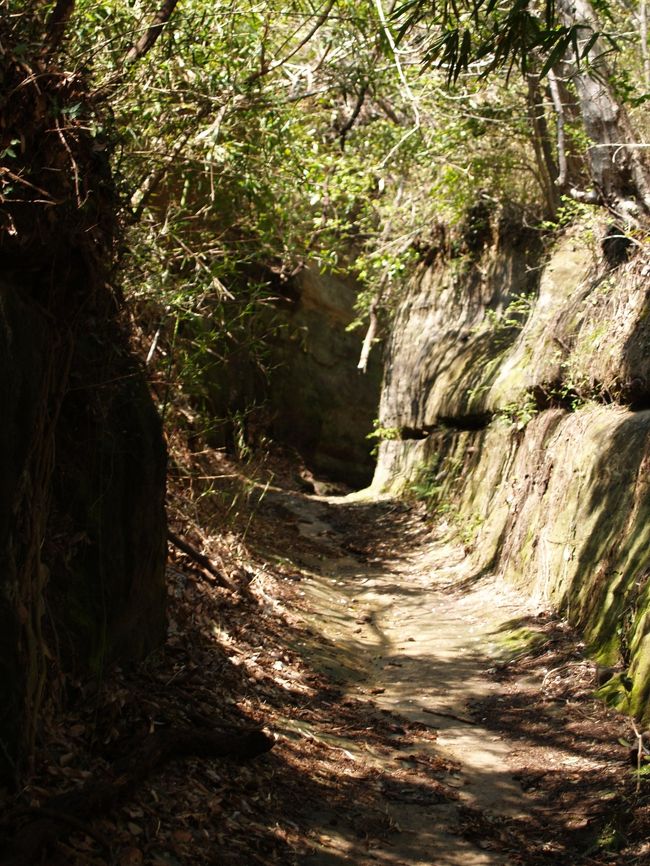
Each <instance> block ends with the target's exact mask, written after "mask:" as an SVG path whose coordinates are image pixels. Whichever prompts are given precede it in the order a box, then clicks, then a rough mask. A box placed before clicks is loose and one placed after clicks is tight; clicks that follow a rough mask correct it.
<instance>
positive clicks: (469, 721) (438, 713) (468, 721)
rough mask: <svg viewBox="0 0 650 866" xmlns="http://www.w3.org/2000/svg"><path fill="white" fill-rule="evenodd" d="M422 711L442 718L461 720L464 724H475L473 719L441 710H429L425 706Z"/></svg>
mask: <svg viewBox="0 0 650 866" xmlns="http://www.w3.org/2000/svg"><path fill="white" fill-rule="evenodd" d="M422 712H423V713H428V714H429V715H430V716H442V718H443V719H453V720H454V721H455V722H462V723H463V724H464V725H475V724H476V722H475V721H474V720H473V719H468V718H467V717H465V716H457V715H456V714H455V713H445V712H444V711H443V710H430V709H428V708H426V707H425V708H424V709H423V710H422Z"/></svg>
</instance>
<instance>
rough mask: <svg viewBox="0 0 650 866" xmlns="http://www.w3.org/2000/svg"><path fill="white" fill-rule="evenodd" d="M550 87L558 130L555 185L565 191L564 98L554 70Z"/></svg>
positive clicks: (550, 71)
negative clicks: (557, 167)
mask: <svg viewBox="0 0 650 866" xmlns="http://www.w3.org/2000/svg"><path fill="white" fill-rule="evenodd" d="M548 86H549V89H550V91H551V99H552V100H553V108H554V109H555V115H556V120H555V126H556V129H557V161H558V166H559V172H558V176H557V180H556V181H555V183H556V184H557V185H558V186H559V188H560V189H564V187H565V186H566V184H567V178H568V172H569V170H568V166H567V158H566V141H565V137H564V106H563V105H562V97H561V96H560V88H559V87H558V83H557V78H556V77H555V73H554V72H553V70H552V69H549V71H548Z"/></svg>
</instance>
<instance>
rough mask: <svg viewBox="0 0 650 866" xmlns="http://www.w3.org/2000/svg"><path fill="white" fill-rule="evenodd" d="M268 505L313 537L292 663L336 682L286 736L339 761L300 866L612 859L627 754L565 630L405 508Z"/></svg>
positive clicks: (588, 667) (306, 817)
mask: <svg viewBox="0 0 650 866" xmlns="http://www.w3.org/2000/svg"><path fill="white" fill-rule="evenodd" d="M264 509H266V510H269V509H270V510H271V511H273V510H275V513H276V514H277V515H282V516H283V518H284V519H285V520H286V521H288V522H290V523H292V524H293V527H294V529H295V531H296V534H297V536H298V538H297V541H296V543H295V544H292V545H290V546H288V547H287V553H288V556H289V557H290V559H291V561H292V563H293V565H294V566H295V567H296V569H297V570H298V571H297V574H298V575H299V579H298V580H297V581H296V582H295V584H294V586H295V591H294V593H293V595H292V597H291V598H290V599H289V600H288V602H287V605H286V608H285V613H286V615H287V616H288V617H289V621H290V622H291V624H292V625H293V626H294V627H295V630H294V634H297V635H299V637H298V638H296V639H295V643H294V645H293V646H292V649H293V650H295V651H297V652H298V654H299V655H300V657H301V658H302V659H303V661H304V663H305V664H306V665H307V666H308V667H309V668H310V669H311V670H313V671H316V672H317V673H320V674H322V675H324V676H325V678H326V680H327V681H328V682H329V683H331V685H332V689H331V692H330V694H329V695H326V697H327V700H322V701H321V704H320V707H319V710H317V711H314V712H313V713H312V714H311V715H310V714H309V713H305V712H299V713H297V715H296V716H293V714H291V713H289V712H287V713H286V716H285V717H284V718H280V719H277V718H276V720H275V725H276V730H277V731H278V732H279V733H280V735H281V737H285V738H288V739H289V740H291V739H293V740H294V741H296V740H300V739H301V738H302V739H303V741H304V739H307V740H310V741H311V742H312V743H313V744H315V745H318V746H319V747H325V748H326V749H328V750H329V751H330V753H332V752H338V754H339V756H340V762H341V763H340V766H339V767H338V769H336V768H334V770H333V769H332V766H331V765H330V767H329V769H328V771H327V772H328V773H329V777H330V782H331V778H332V774H333V773H334V774H335V775H336V774H338V780H337V779H335V780H334V782H332V783H331V784H330V787H328V786H327V785H325V784H323V785H322V786H321V788H320V789H319V792H318V796H317V797H316V798H314V797H308V796H307V794H306V799H305V804H304V808H303V810H302V814H301V821H300V823H301V825H302V826H303V827H304V826H306V827H307V828H308V830H307V834H308V839H309V845H310V847H311V853H309V854H306V855H305V856H304V857H303V858H302V859H301V860H300V863H301V866H343V864H355V866H371V864H377V863H382V864H387V866H389V864H390V866H461V864H462V866H501V864H503V866H505V864H522V863H527V864H530V863H553V864H554V866H558V864H563V863H566V864H569V863H571V864H573V863H577V862H584V863H596V862H602V861H601V860H597V859H592V857H591V856H586V855H587V854H589V855H591V854H592V853H594V852H597V851H598V850H599V849H600V848H605V849H606V848H607V846H608V845H609V844H610V843H609V841H608V840H609V839H610V836H611V835H612V833H611V832H610V830H611V826H613V825H615V824H616V820H617V819H616V817H615V816H614V818H613V819H612V815H611V812H608V809H611V807H612V806H613V800H615V799H616V798H617V795H616V794H615V793H614V792H613V790H612V784H613V780H614V778H615V777H617V776H618V777H620V776H621V775H622V774H623V773H624V772H625V771H624V770H622V769H621V759H622V761H623V762H624V760H625V757H624V754H623V750H622V749H621V748H620V747H616V746H612V742H613V741H614V740H615V736H616V735H615V733H613V731H615V730H616V729H617V728H616V722H612V723H611V724H609V723H608V722H607V721H606V719H607V718H608V715H607V711H606V710H605V709H604V708H603V707H602V706H600V705H595V704H594V702H593V700H592V699H591V691H592V689H593V684H594V681H593V676H594V671H595V668H594V666H593V665H592V664H591V663H589V662H588V661H586V660H585V659H584V658H583V657H582V655H581V653H580V650H579V647H576V645H575V639H574V638H573V636H572V635H570V634H569V633H568V632H567V631H566V626H564V625H563V624H562V623H561V622H559V621H558V620H557V619H553V618H552V617H549V616H547V615H546V613H545V612H543V611H542V610H541V609H540V606H539V605H535V604H534V603H532V602H531V601H530V600H529V599H526V598H524V597H522V596H521V595H520V594H518V593H516V592H514V591H511V590H509V589H508V588H507V587H504V586H503V585H502V584H500V583H499V582H498V581H497V580H495V579H494V577H493V576H481V575H476V574H473V573H472V571H471V568H470V565H469V559H468V557H466V556H465V552H464V551H463V550H462V549H461V548H460V547H459V546H454V545H452V544H450V543H449V542H447V541H445V540H444V537H443V536H442V534H441V533H440V532H438V533H437V534H436V532H435V531H434V530H433V529H432V528H431V525H430V523H428V522H426V521H424V520H423V519H422V517H421V516H420V517H419V518H414V516H413V514H412V513H410V512H409V510H408V509H407V508H406V507H405V506H403V505H401V504H399V503H390V502H383V503H374V504H373V503H363V502H358V503H354V502H350V501H349V500H345V499H333V498H330V499H328V498H324V497H321V498H319V497H306V496H302V495H300V494H293V493H286V492H282V491H271V492H268V494H267V498H266V501H265V503H264ZM287 561H288V560H287ZM535 646H537V647H538V648H539V650H538V651H535V650H534V647H535ZM513 655H514V656H518V655H519V656H520V657H526V659H527V661H525V662H523V663H521V664H520V666H519V668H518V669H516V670H512V671H511V672H510V674H509V675H507V676H506V675H500V674H499V672H500V671H505V670H507V669H508V668H509V664H508V659H512V658H513ZM556 665H557V670H556V669H555V667H554V666H556ZM558 672H559V673H558ZM567 672H568V673H569V674H571V676H572V678H573V680H572V687H573V690H574V693H575V695H576V696H577V697H576V699H575V700H573V701H572V700H570V699H567V697H566V696H565V694H564V693H563V691H562V690H563V684H564V680H563V677H564V676H565V675H566V673H567ZM577 674H580V675H584V677H586V684H585V683H582V684H578V686H579V687H578V686H576V679H575V678H576V675H577ZM549 677H550V679H549ZM554 682H555V683H559V684H560V686H559V690H558V691H557V693H556V694H551V692H549V691H548V684H549V683H554ZM545 689H546V691H545ZM551 691H552V690H551ZM583 701H584V702H585V703H584V705H583V704H582V702H583ZM590 714H593V715H590ZM618 726H619V727H618V729H619V730H620V721H619V722H618ZM314 775H315V776H316V777H317V778H318V779H319V780H320V779H321V778H324V777H325V775H326V773H325V770H322V773H321V775H319V771H318V766H317V765H316V769H315V770H314ZM337 784H338V786H339V789H340V790H339V791H338V792H337V793H335V788H336V786H337ZM618 808H620V809H623V810H624V809H625V806H619V807H618ZM612 821H613V823H612ZM608 834H609V835H608ZM604 856H605V858H606V859H607V858H608V856H609V855H608V854H607V852H606V851H605V855H604ZM621 862H623V861H621ZM630 862H636V861H630Z"/></svg>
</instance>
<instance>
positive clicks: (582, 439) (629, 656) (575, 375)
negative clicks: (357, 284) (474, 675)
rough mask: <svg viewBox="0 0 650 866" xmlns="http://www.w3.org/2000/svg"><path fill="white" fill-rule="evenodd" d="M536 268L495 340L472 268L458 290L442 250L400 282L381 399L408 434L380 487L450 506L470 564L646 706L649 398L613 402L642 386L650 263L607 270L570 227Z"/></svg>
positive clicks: (649, 372) (641, 708)
mask: <svg viewBox="0 0 650 866" xmlns="http://www.w3.org/2000/svg"><path fill="white" fill-rule="evenodd" d="M495 252H496V254H497V256H499V255H504V254H505V255H506V258H507V257H508V253H507V251H505V253H504V251H501V252H499V251H495V250H493V251H492V254H494V253H495ZM486 254H487V253H486ZM449 268H451V269H452V270H453V268H454V265H453V263H449ZM484 272H485V273H487V272H489V269H486V268H484ZM539 276H540V279H539V284H538V288H537V291H536V293H535V295H534V297H533V299H532V303H531V304H530V309H529V310H528V315H527V316H526V318H525V321H523V322H522V326H521V327H520V328H519V329H518V330H516V332H515V333H514V335H512V334H511V335H510V338H509V342H508V344H507V345H506V346H505V347H504V348H503V349H502V350H499V351H495V349H496V345H495V342H494V335H492V336H490V334H489V331H490V326H494V324H495V321H494V317H490V316H486V314H485V307H486V306H487V305H488V304H490V303H491V302H493V300H492V301H491V300H490V299H493V298H494V295H493V294H490V293H489V292H486V293H485V294H482V293H481V291H478V292H477V288H476V276H475V275H472V274H471V273H468V279H467V281H466V282H465V283H464V284H461V285H459V284H456V289H455V293H453V292H451V291H450V288H449V287H450V285H451V283H450V282H446V281H449V280H451V277H449V276H445V273H444V271H442V270H441V266H440V264H437V265H435V267H434V269H433V270H432V271H430V272H429V274H428V275H426V276H425V277H424V278H423V277H422V276H421V277H420V279H419V282H418V283H417V284H414V285H412V286H411V289H410V292H409V295H408V296H407V298H406V301H405V303H404V305H403V307H402V309H401V310H400V311H399V314H398V316H397V320H396V321H397V325H396V329H395V332H394V333H393V336H392V340H391V344H390V352H389V364H391V365H392V367H393V369H392V370H389V372H388V374H387V375H386V377H385V381H384V391H383V394H382V402H381V406H382V413H381V415H380V419H381V423H382V425H383V426H386V427H389V426H390V427H394V428H397V429H398V430H400V431H402V435H403V436H404V437H405V438H402V439H398V440H395V441H385V442H383V443H382V445H381V448H380V453H379V460H378V466H377V471H376V473H375V479H374V484H373V486H374V488H375V489H376V490H383V491H386V490H389V491H392V492H399V491H403V490H405V489H411V490H413V491H414V492H416V493H417V494H418V495H420V496H422V497H424V498H425V499H427V500H428V501H430V502H431V503H432V504H434V505H436V504H437V505H439V506H440V505H442V506H444V512H445V514H446V515H447V519H448V520H449V522H450V524H451V525H452V526H453V527H454V529H455V531H456V532H457V533H459V534H460V536H461V538H463V540H465V541H466V543H467V545H468V549H471V550H472V551H473V554H472V555H473V556H474V558H475V564H476V570H477V573H480V572H481V571H482V570H483V569H486V568H494V569H497V570H498V571H499V572H500V573H501V574H502V575H503V576H504V578H505V579H507V580H509V581H511V582H513V583H515V584H517V585H518V586H520V587H521V588H523V589H525V590H526V591H528V592H530V593H531V594H535V595H537V596H539V597H540V598H542V599H544V600H547V601H550V602H552V603H553V604H554V605H555V606H557V607H558V608H559V609H561V610H562V611H564V612H565V613H566V615H567V617H568V618H569V619H570V620H571V621H572V622H573V623H575V624H576V625H577V626H578V627H579V628H580V629H582V631H583V632H584V634H585V636H586V639H587V641H588V643H589V645H590V647H591V648H592V650H593V652H594V653H596V654H597V655H598V657H599V658H600V659H601V660H602V661H603V662H606V663H607V664H614V663H617V664H621V665H623V666H624V667H625V668H626V669H627V671H628V674H629V676H630V678H631V680H632V684H633V685H632V689H631V691H630V692H629V693H628V692H627V691H626V690H625V688H624V687H623V686H622V685H621V682H622V681H621V680H620V678H619V679H618V680H616V681H615V682H613V685H612V686H611V688H610V689H609V693H608V694H609V697H610V698H613V699H616V700H617V702H618V704H619V706H621V707H622V708H623V709H625V710H628V711H630V712H634V713H635V714H636V715H638V716H639V717H641V718H643V719H644V720H645V721H646V722H647V721H650V619H649V617H650V580H649V578H650V570H649V569H648V567H647V563H646V561H645V555H644V551H646V550H647V547H648V543H649V542H650V537H649V536H650V529H649V528H648V527H649V526H650V481H649V480H648V479H649V477H650V476H649V475H648V465H650V412H648V411H630V409H629V408H627V407H626V406H624V405H622V404H623V403H625V402H626V401H627V402H633V403H634V405H635V408H639V409H641V408H643V407H646V406H647V405H648V402H649V398H650V387H649V384H648V383H650V368H649V365H650V351H649V349H650V325H649V324H648V315H647V312H648V278H649V276H650V265H649V264H648V261H647V258H646V257H644V256H643V255H639V256H637V257H635V258H632V259H631V260H630V261H629V262H627V263H623V264H622V265H621V266H619V267H618V268H616V269H611V268H610V267H609V266H608V265H607V264H606V263H604V262H602V260H601V258H600V255H599V250H598V247H597V244H595V242H594V239H593V236H590V235H589V234H588V233H587V232H585V231H584V230H581V229H574V230H573V231H571V232H569V233H567V234H566V235H565V236H564V237H563V238H561V239H560V240H559V242H558V243H557V244H556V246H555V247H554V249H553V250H552V251H551V253H550V254H549V256H548V259H547V261H546V264H545V266H544V268H543V269H542V271H541V272H540V275H539ZM510 285H512V283H511V284H510ZM513 294H514V293H513V292H512V291H511V290H510V289H509V288H508V289H506V290H505V291H504V293H503V294H502V295H500V296H499V297H500V298H501V301H500V303H501V306H502V308H503V306H504V305H506V306H507V298H508V297H512V295H513ZM481 305H483V311H481ZM497 308H498V307H497ZM468 322H472V323H478V326H476V325H472V326H471V327H470V329H469V330H470V333H469V335H468V337H467V339H466V340H465V341H464V343H463V341H462V340H460V337H461V336H462V333H463V328H467V327H468ZM497 325H498V323H497ZM436 328H437V331H436V335H435V337H434V336H432V335H433V332H434V330H435V329H436ZM497 330H498V327H497ZM454 335H455V337H456V339H457V341H459V342H458V343H457V345H454ZM481 339H483V341H484V342H483V343H481ZM481 346H483V347H485V346H487V347H488V348H487V349H485V350H484V349H482V348H481ZM612 401H614V402H612ZM616 401H618V402H619V405H617V403H616ZM481 422H482V423H481ZM418 431H419V432H418ZM416 435H419V436H420V437H421V438H409V437H414V436H416Z"/></svg>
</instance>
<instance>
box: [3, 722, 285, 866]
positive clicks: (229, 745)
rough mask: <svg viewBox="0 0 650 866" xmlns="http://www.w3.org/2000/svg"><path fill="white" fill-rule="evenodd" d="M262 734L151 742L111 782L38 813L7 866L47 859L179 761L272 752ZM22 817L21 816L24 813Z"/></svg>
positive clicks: (198, 734) (177, 736) (164, 734)
mask: <svg viewBox="0 0 650 866" xmlns="http://www.w3.org/2000/svg"><path fill="white" fill-rule="evenodd" d="M273 745H274V741H273V739H272V738H271V737H270V736H268V735H267V734H265V733H264V732H263V731H259V730H255V731H246V732H237V733H228V734H224V733H215V732H213V731H208V732H206V731H198V730H194V729H180V730H169V731H158V732H157V733H155V734H152V735H150V736H147V737H145V738H144V740H142V742H141V743H140V744H139V745H138V746H137V747H136V748H134V749H133V750H132V751H131V752H130V753H129V754H128V755H127V756H126V757H125V758H123V759H122V760H120V761H117V762H116V763H115V764H114V765H113V766H112V767H111V769H110V771H109V774H108V778H106V779H105V780H102V781H94V780H90V781H88V782H87V783H86V784H85V785H82V786H81V788H78V789H77V790H75V791H69V792H68V793H66V794H59V795H57V796H55V797H51V798H50V799H49V800H47V801H46V803H45V804H44V805H43V807H42V808H41V809H39V810H38V812H37V814H38V815H39V817H38V818H36V820H34V821H30V822H29V823H28V824H25V825H24V826H23V827H21V829H20V830H18V832H17V833H16V835H15V837H14V839H13V843H12V846H11V851H10V853H9V856H8V857H3V858H2V860H0V863H1V864H2V866H33V864H35V863H41V862H43V861H42V854H43V853H44V852H45V851H46V849H49V848H51V847H52V846H53V845H54V844H55V843H56V842H58V841H59V840H61V839H62V838H64V837H65V836H66V835H67V834H69V832H70V829H71V828H72V829H73V830H74V829H79V828H80V827H82V826H84V824H85V822H86V821H88V820H90V819H92V818H94V817H97V816H98V815H102V814H105V813H106V812H108V811H109V810H111V809H113V808H115V806H117V805H118V804H119V803H121V802H123V801H124V800H126V799H127V798H128V797H129V796H131V795H132V794H133V792H134V791H135V789H136V788H137V787H138V786H139V785H140V784H141V783H142V782H144V781H145V779H147V778H148V777H149V776H150V775H151V774H152V773H153V772H154V770H157V769H159V768H161V767H162V766H164V765H165V764H166V763H168V762H169V761H171V760H173V759H176V758H184V757H189V756H194V757H201V758H234V759H236V760H248V759H250V758H255V757H257V756H258V755H262V754H264V753H265V752H268V751H269V750H270V749H272V748H273ZM19 814H20V813H19ZM89 835H93V834H89Z"/></svg>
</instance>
